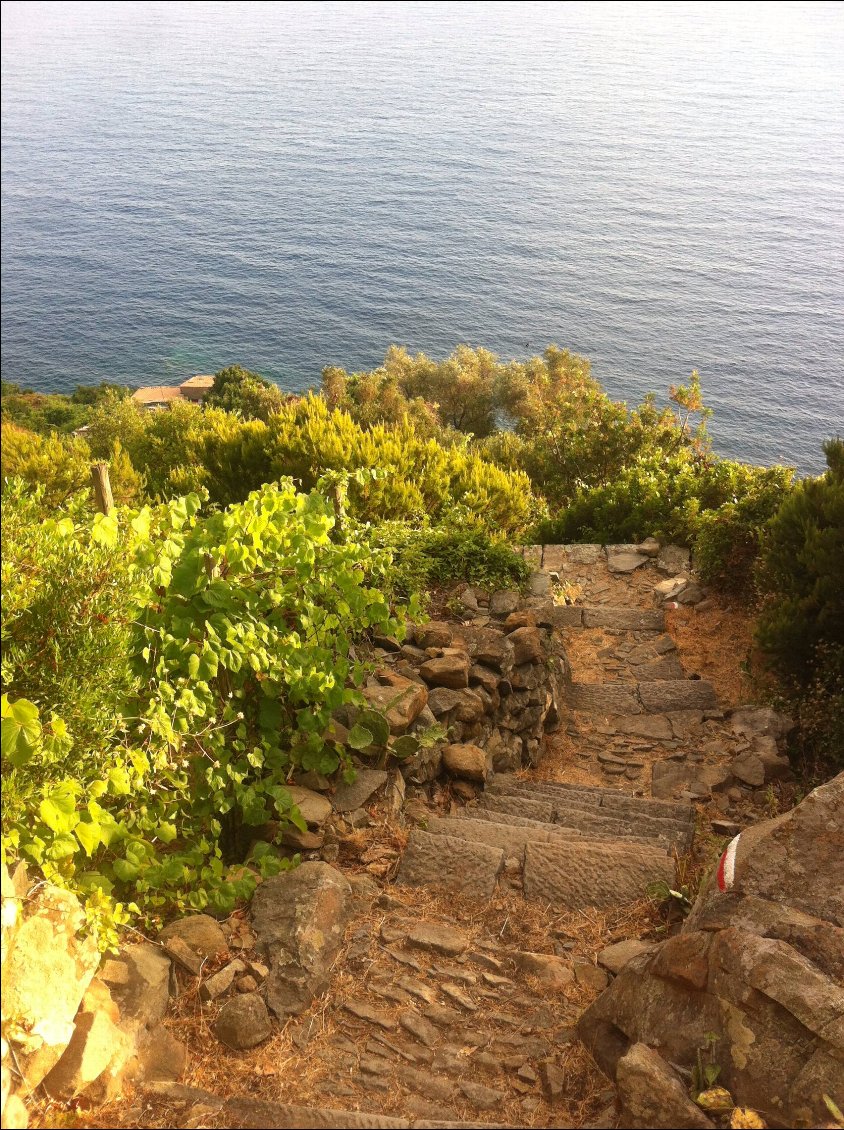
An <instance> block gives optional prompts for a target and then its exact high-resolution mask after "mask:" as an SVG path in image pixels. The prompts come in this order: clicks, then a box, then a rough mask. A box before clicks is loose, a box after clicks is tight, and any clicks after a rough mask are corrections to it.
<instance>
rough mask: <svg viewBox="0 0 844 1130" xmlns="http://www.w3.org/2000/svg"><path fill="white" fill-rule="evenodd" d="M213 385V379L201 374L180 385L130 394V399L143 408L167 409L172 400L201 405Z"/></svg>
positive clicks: (153, 387) (142, 389) (153, 386)
mask: <svg viewBox="0 0 844 1130" xmlns="http://www.w3.org/2000/svg"><path fill="white" fill-rule="evenodd" d="M213 384H214V378H213V377H209V376H206V375H203V374H198V375H197V376H195V377H189V378H188V379H187V380H186V381H182V383H181V384H180V385H150V386H147V387H146V388H139V389H137V390H136V391H135V392H133V393H132V399H133V400H134V401H135V403H136V404H139V405H141V406H142V407H143V408H149V409H155V408H168V407H169V406H170V405H171V404H172V403H173V401H174V400H187V401H189V402H190V403H191V404H201V403H202V401H203V400H204V399H205V397H206V396H207V395H208V393H209V392H210V391H211V386H212V385H213Z"/></svg>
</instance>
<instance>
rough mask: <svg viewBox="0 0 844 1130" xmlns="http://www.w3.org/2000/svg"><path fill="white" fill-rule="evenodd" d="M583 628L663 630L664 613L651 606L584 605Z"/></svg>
mask: <svg viewBox="0 0 844 1130" xmlns="http://www.w3.org/2000/svg"><path fill="white" fill-rule="evenodd" d="M582 623H583V627H584V628H613V629H615V630H616V631H627V632H663V631H665V613H664V612H662V611H660V610H658V609H653V608H610V607H605V606H598V607H584V609H583V621H582Z"/></svg>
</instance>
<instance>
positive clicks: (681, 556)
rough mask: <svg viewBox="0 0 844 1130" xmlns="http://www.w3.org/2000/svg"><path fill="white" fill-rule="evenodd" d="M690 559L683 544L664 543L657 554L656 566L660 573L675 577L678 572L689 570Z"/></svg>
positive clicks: (689, 554)
mask: <svg viewBox="0 0 844 1130" xmlns="http://www.w3.org/2000/svg"><path fill="white" fill-rule="evenodd" d="M691 559H692V555H691V553H690V552H689V550H688V549H685V548H684V547H683V546H681V545H664V546H662V548H661V549H660V551H659V553H658V555H657V559H656V567H657V569H659V571H660V573H664V574H665V575H666V576H668V577H676V576H677V574H678V573H688V572H689V569H690V568H691Z"/></svg>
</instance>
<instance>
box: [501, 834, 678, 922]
mask: <svg viewBox="0 0 844 1130" xmlns="http://www.w3.org/2000/svg"><path fill="white" fill-rule="evenodd" d="M659 880H663V881H665V882H666V883H668V884H669V886H670V885H672V884H673V883H674V863H673V860H672V859H671V857H670V856H669V855H668V853H667V852H665V851H661V850H660V849H659V848H656V847H644V846H638V845H633V844H619V845H612V844H597V843H590V842H589V841H586V842H582V841H570V842H569V843H553V844H550V843H549V844H536V843H528V844H526V845H525V862H524V880H523V881H524V893H525V898H527V899H530V900H531V901H532V902H541V903H543V904H545V905H547V906H553V907H560V908H565V909H566V910H584V909H586V908H587V907H592V906H594V907H598V908H599V909H605V908H607V907H611V906H620V905H623V904H625V903H629V902H634V901H635V900H636V899H639V898H643V897H644V896H645V895H646V894H647V888H648V885H649V884H650V883H654V882H657V881H659Z"/></svg>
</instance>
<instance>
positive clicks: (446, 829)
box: [425, 816, 653, 856]
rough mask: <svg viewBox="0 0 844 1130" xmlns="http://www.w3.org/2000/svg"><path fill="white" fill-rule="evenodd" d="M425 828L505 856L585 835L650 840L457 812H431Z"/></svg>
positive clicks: (597, 838) (611, 840)
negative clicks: (531, 845)
mask: <svg viewBox="0 0 844 1130" xmlns="http://www.w3.org/2000/svg"><path fill="white" fill-rule="evenodd" d="M425 831H426V832H429V833H431V835H434V836H454V837H457V838H461V837H462V838H463V839H464V840H472V841H473V842H474V843H478V844H489V845H490V847H496V848H501V850H502V851H503V852H504V853H505V854H506V855H508V856H513V855H520V854H521V852H522V850H523V849H524V846H525V844H526V843H537V844H553V843H558V842H559V843H568V842H570V841H572V840H575V841H577V840H580V841H584V840H586V839H587V838H588V840H589V842H590V843H594V842H596V841H597V842H602V841H605V842H607V843H614V844H617V843H618V842H619V840H622V841H624V842H627V843H637V844H652V843H653V841H652V840H648V839H644V838H642V837H639V836H621V837H619V836H600V835H598V834H597V833H594V832H590V833H588V837H587V833H585V832H584V831H582V830H581V829H579V828H565V827H560V826H559V825H557V824H540V823H538V822H537V823H536V824H535V825H533V826H530V825H529V826H524V825H521V826H520V825H515V826H514V825H512V824H499V823H497V822H496V821H495V820H473V819H472V818H471V817H469V818H466V817H460V816H434V817H432V818H431V819H430V820H429V821H428V823H427V825H426V828H425Z"/></svg>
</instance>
